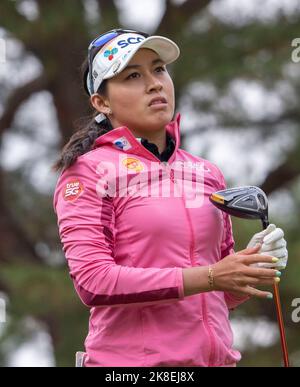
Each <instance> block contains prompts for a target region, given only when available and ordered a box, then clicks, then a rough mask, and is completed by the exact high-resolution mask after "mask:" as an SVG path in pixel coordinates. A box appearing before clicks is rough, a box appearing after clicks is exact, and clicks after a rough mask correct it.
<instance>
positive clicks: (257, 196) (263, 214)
mask: <svg viewBox="0 0 300 387" xmlns="http://www.w3.org/2000/svg"><path fill="white" fill-rule="evenodd" d="M209 200H210V201H211V202H212V203H213V204H214V205H215V206H216V207H217V208H219V209H220V210H222V211H224V212H227V213H228V214H230V215H233V216H236V217H238V218H245V219H261V221H262V223H263V227H264V228H266V227H267V226H268V199H267V196H266V194H265V193H264V191H263V190H261V189H260V188H258V187H255V186H245V187H237V188H229V189H225V190H223V191H217V192H214V193H213V194H211V195H210V198H209Z"/></svg>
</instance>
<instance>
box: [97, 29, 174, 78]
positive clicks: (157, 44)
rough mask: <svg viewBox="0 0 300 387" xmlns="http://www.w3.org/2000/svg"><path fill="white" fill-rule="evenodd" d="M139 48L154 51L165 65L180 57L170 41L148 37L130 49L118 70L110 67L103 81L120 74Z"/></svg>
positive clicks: (158, 37) (161, 37) (157, 37)
mask: <svg viewBox="0 0 300 387" xmlns="http://www.w3.org/2000/svg"><path fill="white" fill-rule="evenodd" d="M141 48H149V49H151V50H153V51H155V52H156V53H157V55H158V56H159V57H160V58H161V60H162V61H163V62H164V63H165V64H170V63H172V62H174V61H175V60H176V59H177V58H178V57H179V55H180V49H179V47H178V46H177V44H176V43H174V42H173V41H172V40H170V39H168V38H165V37H163V36H150V37H149V38H147V39H145V40H143V41H142V42H141V43H140V44H137V45H135V47H134V48H133V49H131V51H130V53H128V55H127V57H126V59H125V60H124V61H123V62H121V63H120V66H119V67H118V68H116V67H115V66H112V67H111V68H110V69H109V71H108V72H107V73H106V74H105V76H104V77H103V79H109V78H112V77H114V76H116V75H117V74H119V73H121V72H122V71H123V70H124V69H125V68H126V67H127V65H128V63H129V62H130V61H131V59H132V58H133V56H134V55H135V54H136V52H137V51H138V50H140V49H141Z"/></svg>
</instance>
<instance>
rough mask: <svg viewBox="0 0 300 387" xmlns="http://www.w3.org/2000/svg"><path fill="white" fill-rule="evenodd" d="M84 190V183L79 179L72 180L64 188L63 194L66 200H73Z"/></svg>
mask: <svg viewBox="0 0 300 387" xmlns="http://www.w3.org/2000/svg"><path fill="white" fill-rule="evenodd" d="M82 192H83V184H82V183H81V181H80V180H79V179H76V178H74V179H72V180H70V181H69V182H68V183H67V184H66V185H65V186H64V188H63V190H62V195H63V198H64V199H65V200H66V201H70V202H73V201H74V200H76V199H77V198H78V197H79V196H80V194H81V193H82Z"/></svg>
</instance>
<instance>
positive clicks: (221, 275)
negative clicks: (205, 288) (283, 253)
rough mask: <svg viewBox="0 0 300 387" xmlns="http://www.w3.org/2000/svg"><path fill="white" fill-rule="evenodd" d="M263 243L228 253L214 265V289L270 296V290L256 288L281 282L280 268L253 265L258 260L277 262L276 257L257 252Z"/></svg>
mask: <svg viewBox="0 0 300 387" xmlns="http://www.w3.org/2000/svg"><path fill="white" fill-rule="evenodd" d="M260 248H261V245H257V246H256V247H252V248H247V249H245V250H241V251H238V252H237V253H235V254H231V255H228V256H227V257H225V258H224V259H222V260H221V261H219V262H218V263H216V264H215V265H212V269H213V277H214V290H221V291H229V292H230V293H233V294H238V295H249V296H256V297H261V298H269V297H270V294H271V293H270V292H264V291H261V290H258V289H256V286H260V285H270V286H271V285H273V284H274V282H279V278H278V275H280V274H279V273H280V272H278V270H276V269H271V268H256V267H251V266H250V265H251V264H254V263H258V262H265V263H273V264H275V263H276V261H275V260H276V258H274V257H271V256H268V255H261V254H257V252H258V251H259V249H260Z"/></svg>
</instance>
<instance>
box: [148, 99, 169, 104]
mask: <svg viewBox="0 0 300 387" xmlns="http://www.w3.org/2000/svg"><path fill="white" fill-rule="evenodd" d="M167 104H168V103H167V100H166V99H165V98H164V97H156V98H153V99H152V100H151V101H150V103H149V106H159V105H161V106H165V105H167Z"/></svg>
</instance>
